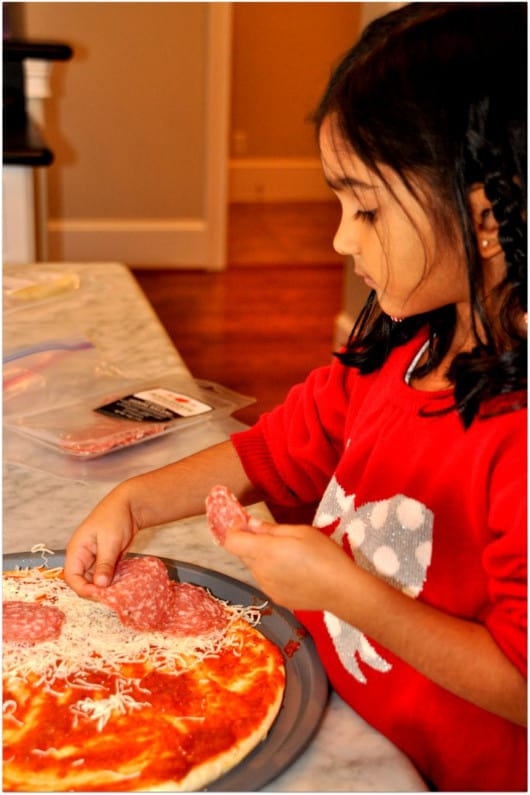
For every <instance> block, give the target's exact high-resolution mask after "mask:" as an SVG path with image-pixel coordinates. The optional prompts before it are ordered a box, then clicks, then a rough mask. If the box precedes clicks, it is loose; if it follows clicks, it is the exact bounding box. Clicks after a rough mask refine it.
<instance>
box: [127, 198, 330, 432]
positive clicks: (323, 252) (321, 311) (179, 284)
mask: <svg viewBox="0 0 530 795" xmlns="http://www.w3.org/2000/svg"><path fill="white" fill-rule="evenodd" d="M336 221H337V208H336V207H335V205H334V204H323V205H320V204H307V205H257V206H256V205H235V206H233V207H231V209H230V225H229V241H228V261H229V263H228V267H227V269H226V271H223V272H221V273H207V272H201V271H181V270H153V269H135V271H134V274H135V276H136V278H137V279H138V281H139V283H140V286H141V287H142V289H143V290H144V292H145V293H146V295H147V297H148V299H149V300H150V302H151V304H152V305H153V307H154V309H155V311H156V312H157V314H158V316H159V318H160V320H161V322H162V324H163V325H164V327H165V328H166V331H167V333H168V334H169V336H170V337H171V339H172V341H173V343H174V345H175V346H176V348H177V349H178V350H179V352H180V354H181V355H182V357H183V359H184V361H185V362H186V364H187V365H188V367H189V368H190V370H191V372H192V374H193V375H194V376H195V377H197V378H207V379H210V380H212V381H216V382H218V383H220V384H223V385H225V386H228V387H230V388H232V389H235V390H237V391H238V392H242V393H244V394H247V395H250V396H252V397H255V398H256V401H257V402H256V403H255V404H254V405H252V406H249V407H247V408H245V409H242V410H241V411H240V412H238V413H237V414H236V415H235V416H236V417H237V418H238V419H240V420H241V421H243V422H247V423H249V424H252V423H253V422H255V420H256V419H257V418H258V416H259V415H260V414H261V413H262V412H263V411H267V410H269V409H271V408H273V407H274V406H275V405H277V404H278V403H280V402H281V401H282V400H283V398H284V396H285V394H286V393H287V391H288V389H289V388H290V387H291V386H292V385H293V384H295V383H297V382H299V381H301V380H302V379H303V378H305V376H306V375H307V373H308V372H309V371H310V370H312V369H313V368H314V367H316V366H319V365H322V364H327V363H328V362H329V361H330V360H331V357H332V352H333V334H334V320H335V316H336V315H337V314H338V312H339V311H340V306H341V294H342V260H341V258H340V257H339V256H338V255H336V254H334V252H333V251H332V238H333V233H334V231H335V224H336Z"/></svg>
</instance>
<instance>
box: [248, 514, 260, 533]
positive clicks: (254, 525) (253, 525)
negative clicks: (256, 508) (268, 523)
mask: <svg viewBox="0 0 530 795" xmlns="http://www.w3.org/2000/svg"><path fill="white" fill-rule="evenodd" d="M262 524H263V521H262V520H261V519H258V518H257V516H251V517H250V519H249V520H248V526H249V529H250V530H259V528H260V527H261V525H262Z"/></svg>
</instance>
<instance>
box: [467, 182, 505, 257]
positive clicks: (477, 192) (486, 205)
mask: <svg viewBox="0 0 530 795" xmlns="http://www.w3.org/2000/svg"><path fill="white" fill-rule="evenodd" d="M468 199H469V205H470V207H471V216H472V218H473V226H474V227H475V235H476V237H477V245H478V250H479V251H480V256H481V257H482V259H484V260H487V259H491V258H492V257H496V256H497V255H498V254H502V253H503V251H502V246H501V244H500V243H499V236H498V232H499V224H498V223H497V221H496V220H495V216H494V215H493V208H492V206H491V202H490V200H489V199H488V198H487V196H486V194H485V192H484V185H475V186H474V187H473V188H471V190H470V191H469V194H468Z"/></svg>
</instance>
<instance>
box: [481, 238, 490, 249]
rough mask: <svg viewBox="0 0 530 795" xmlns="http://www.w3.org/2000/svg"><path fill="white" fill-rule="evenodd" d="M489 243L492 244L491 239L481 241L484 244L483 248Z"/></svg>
mask: <svg viewBox="0 0 530 795" xmlns="http://www.w3.org/2000/svg"><path fill="white" fill-rule="evenodd" d="M489 244H490V241H489V240H483V241H482V242H481V246H482V248H487V247H488V246H489Z"/></svg>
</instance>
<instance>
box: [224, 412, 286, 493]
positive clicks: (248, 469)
mask: <svg viewBox="0 0 530 795" xmlns="http://www.w3.org/2000/svg"><path fill="white" fill-rule="evenodd" d="M230 438H231V440H232V444H233V445H234V447H235V449H236V452H237V454H238V456H239V458H240V460H241V463H242V465H243V469H244V470H245V473H246V475H247V477H248V478H249V480H250V482H251V483H252V484H253V485H254V486H256V488H258V489H260V490H261V491H263V492H264V493H265V494H266V495H267V496H268V497H269V498H270V499H271V500H272V501H273V502H275V503H276V504H277V505H287V506H292V505H300V500H299V498H298V497H297V496H296V495H295V494H293V492H291V491H290V490H289V489H287V488H286V486H285V483H284V482H283V480H282V478H281V477H280V475H279V473H278V470H277V469H276V466H275V464H274V461H273V459H272V457H271V454H270V451H269V448H268V445H267V442H266V441H265V438H264V436H263V433H262V432H261V428H260V423H259V422H258V423H257V424H256V425H254V426H253V427H252V428H249V429H248V430H246V431H239V432H238V433H234V434H232V436H231V437H230Z"/></svg>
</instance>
